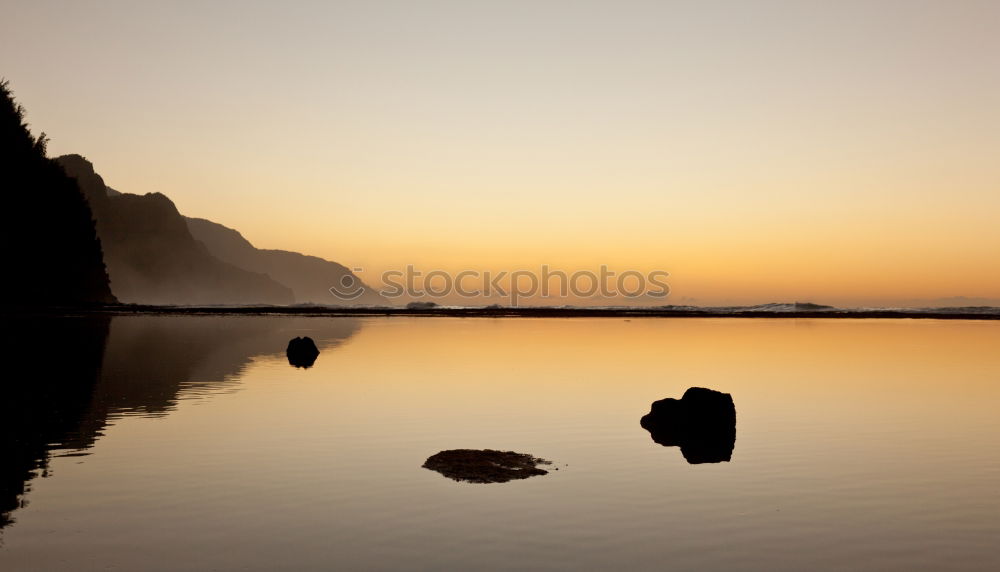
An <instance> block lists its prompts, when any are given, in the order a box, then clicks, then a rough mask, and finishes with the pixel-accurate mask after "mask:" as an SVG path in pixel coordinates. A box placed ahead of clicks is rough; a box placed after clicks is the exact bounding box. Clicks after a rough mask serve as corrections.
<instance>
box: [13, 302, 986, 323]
mask: <svg viewBox="0 0 1000 572" xmlns="http://www.w3.org/2000/svg"><path fill="white" fill-rule="evenodd" d="M0 315H2V316H30V315H45V316H59V315H62V316H70V315H94V316H123V315H151V316H309V317H338V316H345V317H347V316H349V317H365V316H407V317H412V316H419V317H451V318H779V319H788V318H808V319H915V320H1000V308H989V309H984V311H982V312H958V311H948V310H947V309H939V308H935V309H929V310H921V309H914V310H899V309H892V310H878V309H865V310H840V309H831V310H789V311H767V310H755V309H746V310H740V309H733V310H730V309H718V310H715V309H711V308H706V309H671V308H530V307H529V308H513V307H510V308H507V307H505V308H448V307H438V308H419V309H415V308H388V307H370V308H369V307H358V308H352V307H338V306H330V307H306V306H303V307H298V306H289V307H283V306H226V307H218V306H153V305H129V304H122V305H114V306H98V307H38V308H29V307H22V308H3V309H0Z"/></svg>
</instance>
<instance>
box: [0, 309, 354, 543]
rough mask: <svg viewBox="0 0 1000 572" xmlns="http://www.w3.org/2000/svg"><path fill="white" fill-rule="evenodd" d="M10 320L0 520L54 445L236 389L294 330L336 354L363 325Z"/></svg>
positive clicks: (196, 319)
mask: <svg viewBox="0 0 1000 572" xmlns="http://www.w3.org/2000/svg"><path fill="white" fill-rule="evenodd" d="M3 321H4V327H3V334H2V339H3V343H4V345H3V347H4V349H5V350H6V351H7V355H8V356H12V357H10V358H8V359H9V360H14V359H16V360H17V361H16V363H15V362H13V361H10V362H8V364H7V368H8V371H7V373H6V374H5V375H4V376H3V377H4V381H3V382H2V385H0V391H2V392H3V393H2V395H0V529H2V528H3V527H4V526H7V525H8V524H10V523H11V522H13V521H12V519H11V512H12V511H14V510H15V509H17V508H18V507H20V506H23V504H26V501H25V499H24V495H25V493H26V492H27V490H28V488H29V483H30V481H31V479H32V478H34V477H36V476H45V475H46V474H47V471H48V465H49V459H50V456H51V453H52V452H53V451H55V450H84V449H88V448H90V447H91V446H93V444H94V442H95V441H96V440H97V439H98V438H99V437H100V436H101V435H102V431H103V430H104V428H105V426H107V424H108V422H109V420H113V419H115V418H117V417H120V416H122V415H130V414H131V415H166V414H168V413H169V412H170V411H171V410H172V409H173V408H174V407H175V406H176V404H177V402H178V401H179V400H181V399H193V398H205V397H207V396H209V395H211V394H215V393H218V392H221V391H228V390H232V389H236V388H237V387H238V383H239V382H238V377H239V375H240V374H242V372H243V371H244V369H245V368H246V367H247V366H248V365H249V364H250V363H251V362H252V361H253V360H254V358H258V357H263V356H274V357H278V356H280V357H281V358H282V359H284V351H285V345H286V344H287V342H288V339H289V338H290V337H295V336H298V335H308V336H310V337H312V338H313V339H314V340H316V344H317V345H318V346H319V347H320V348H321V349H322V350H324V351H327V353H328V351H329V350H333V349H335V348H336V347H337V346H339V345H340V344H342V343H344V342H345V341H346V340H347V339H348V338H350V337H351V336H352V335H354V334H355V333H356V332H357V331H358V330H359V329H360V327H361V323H360V322H359V321H358V320H356V319H353V318H332V319H329V318H308V317H298V318H295V317H289V318H284V317H267V318H262V317H250V316H231V317H230V316H227V317H209V316H204V317H203V316H171V317H166V316H117V317H114V318H106V317H100V318H95V317H88V318H42V317H35V316H33V317H10V316H5V317H4V320H3ZM15 372H19V373H15Z"/></svg>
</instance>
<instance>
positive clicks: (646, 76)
mask: <svg viewBox="0 0 1000 572" xmlns="http://www.w3.org/2000/svg"><path fill="white" fill-rule="evenodd" d="M4 7H5V8H6V9H5V13H6V14H8V16H9V17H8V18H5V19H4V20H3V21H2V22H0V47H2V49H0V75H2V76H3V77H5V78H7V79H8V80H9V81H10V82H11V88H12V90H13V91H14V93H15V95H16V96H17V99H18V101H19V102H20V103H21V104H23V105H24V106H25V107H26V108H27V110H28V116H27V120H28V122H29V123H30V124H31V129H32V131H34V132H35V133H39V132H42V131H44V132H45V133H47V134H48V136H49V137H50V138H51V142H50V144H49V154H50V156H57V155H62V154H69V153H78V154H80V155H83V156H85V157H87V158H88V159H89V160H90V161H92V162H93V163H94V165H95V166H96V168H97V170H98V172H99V173H100V174H101V175H103V176H104V178H105V181H106V182H107V184H108V185H109V186H110V187H113V188H115V189H118V190H120V191H123V192H129V193H137V194H144V193H148V192H161V193H164V194H165V195H167V196H168V197H170V198H171V199H172V200H173V201H174V202H175V203H176V205H177V207H178V209H179V210H180V211H181V213H182V214H184V215H187V216H191V217H200V218H206V219H209V220H212V221H215V222H218V223H221V224H224V225H226V226H228V227H231V228H234V229H237V230H239V231H240V232H241V233H242V234H243V235H244V236H245V237H246V238H247V239H248V240H250V241H251V242H252V243H253V244H254V245H255V246H257V247H258V248H270V249H286V250H292V251H297V252H302V253H306V254H311V255H316V256H321V257H323V258H327V259H329V260H334V261H337V262H340V263H342V264H344V265H345V266H347V267H349V268H363V269H364V270H363V272H359V276H361V278H362V279H365V280H370V281H372V282H377V280H375V278H377V276H378V275H379V274H380V273H381V272H383V271H385V270H396V269H402V268H404V267H406V266H407V265H414V266H416V267H417V268H420V269H423V270H424V271H431V270H443V271H447V272H450V273H452V274H455V273H458V272H460V271H462V270H466V269H471V270H477V271H484V270H492V271H514V270H518V269H521V268H529V269H534V268H537V267H539V266H540V265H543V264H547V265H550V266H552V267H553V268H558V269H560V270H563V271H566V272H573V271H576V270H595V269H596V268H598V267H600V266H601V265H609V266H612V267H614V268H615V269H617V270H619V271H626V270H636V271H638V272H642V273H648V272H652V271H656V270H662V271H666V272H669V274H670V277H669V280H668V282H669V284H670V289H671V296H670V297H669V298H667V299H666V300H665V301H664V302H663V303H665V304H697V305H729V304H754V303H765V302H792V301H809V302H816V303H821V304H830V305H837V306H873V305H879V306H905V305H921V304H922V303H923V302H926V303H928V304H933V303H934V301H941V300H950V299H955V300H959V301H961V300H962V299H963V298H965V299H971V300H976V302H975V303H974V304H970V305H978V304H979V303H985V304H1000V290H998V286H997V285H998V284H1000V264H998V262H997V260H1000V257H998V256H997V254H998V252H997V247H998V245H1000V226H998V225H996V222H995V219H996V215H995V213H996V212H1000V211H998V209H1000V193H998V192H997V191H998V189H1000V163H998V162H997V161H996V157H997V154H998V151H1000V108H998V107H997V106H996V102H997V101H1000V67H998V66H997V65H996V57H995V55H996V54H997V53H1000V33H997V32H998V23H1000V4H997V3H995V2H960V3H944V2H879V3H877V4H868V3H860V2H857V3H855V2H849V3H835V4H834V3H817V2H808V3H802V2H758V3H752V4H751V3H738V2H712V3H698V4H683V3H671V2H624V3H621V2H618V3H614V4H612V3H601V2H543V3H527V2H524V3H521V2H513V3H503V4H492V3H477V2H421V3H406V2H376V3H360V2H359V3H346V2H339V3H292V4H290V5H281V6H278V5H271V4H269V3H263V2H240V3H222V2H219V3H212V4H211V5H207V6H202V5H198V4H195V3H170V4H164V5H150V4H133V3H127V2H101V3H95V4H84V3H78V2H32V3H17V2H4Z"/></svg>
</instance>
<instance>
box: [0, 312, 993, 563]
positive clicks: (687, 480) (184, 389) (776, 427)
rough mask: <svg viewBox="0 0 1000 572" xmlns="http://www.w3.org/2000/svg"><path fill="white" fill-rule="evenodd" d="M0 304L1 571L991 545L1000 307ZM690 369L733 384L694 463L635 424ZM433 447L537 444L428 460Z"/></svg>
mask: <svg viewBox="0 0 1000 572" xmlns="http://www.w3.org/2000/svg"><path fill="white" fill-rule="evenodd" d="M4 329H5V330H6V331H7V334H5V335H6V336H7V337H6V338H5V343H6V344H7V345H6V347H7V348H8V351H9V353H7V354H6V356H5V359H6V360H7V368H8V370H9V372H15V371H24V373H19V374H17V375H13V374H12V373H11V374H9V375H8V374H5V375H4V376H3V382H2V383H3V384H4V385H3V390H4V395H3V405H0V408H2V413H3V421H2V423H3V425H2V428H3V437H2V439H3V441H2V444H3V449H2V451H0V452H2V454H3V457H2V458H0V473H2V474H0V487H2V489H0V493H2V497H0V512H2V513H3V516H2V517H0V525H2V528H0V569H2V570H107V569H110V570H172V571H173V570H210V569H216V570H281V569H285V570H330V569H344V570H472V569H476V570H517V569H521V570H524V569H530V570H598V569H609V570H611V569H615V570H619V569H621V570H633V569H635V570H662V569H676V570H804V569H850V570H887V569H895V570H917V569H923V570H942V569H954V570H997V569H1000V415H998V408H1000V351H998V347H1000V323H989V322H972V321H968V322H962V321H929V320H928V321H924V320H914V321H906V320H901V321H855V320H828V321H823V320H767V319H762V320H748V319H737V320H733V319H728V320H727V319H633V320H631V321H629V320H623V319H610V318H609V319H563V320H542V319H498V320H491V319H457V318H456V319H448V318H365V319H353V318H272V317H267V318H264V317H239V318H237V317H116V318H113V319H110V320H104V321H94V320H84V319H79V318H78V319H65V320H52V321H45V322H40V321H35V322H33V323H5V324H4ZM12 332H13V333H12ZM299 335H309V336H312V337H313V338H314V339H316V341H317V344H318V345H319V347H320V349H321V350H322V353H321V355H320V356H319V359H318V360H317V361H316V364H315V365H314V367H312V368H310V369H305V370H303V369H295V368H292V367H290V366H289V364H288V362H287V360H286V359H285V357H284V355H283V352H284V347H285V344H286V343H287V341H288V339H289V338H291V337H295V336H299ZM32 340H37V341H40V342H41V343H40V344H35V343H32ZM43 344H44V346H43ZM11 350H13V351H11ZM691 386H703V387H709V388H714V389H718V390H721V391H725V392H728V393H731V394H732V396H733V399H734V401H735V404H736V411H737V434H736V444H735V450H734V451H733V455H732V460H731V461H730V462H723V463H712V464H697V465H691V464H688V463H687V462H686V461H685V459H684V457H683V456H682V455H681V453H680V451H679V449H678V448H676V447H663V446H660V445H658V444H656V443H654V442H653V441H652V439H651V438H650V435H649V433H647V432H646V431H645V430H643V429H642V428H641V427H640V426H639V418H640V417H641V416H642V415H643V414H645V413H647V412H648V411H649V407H650V403H651V402H653V401H654V400H657V399H661V398H664V397H680V395H681V394H682V393H683V392H684V390H685V389H687V388H688V387H691ZM452 448H495V449H504V450H514V451H519V452H524V453H531V454H534V455H537V456H540V457H544V458H546V459H550V460H552V461H553V463H554V464H553V465H552V467H551V468H558V469H559V470H552V471H551V472H550V473H549V474H548V475H544V476H540V477H534V478H530V479H527V480H522V481H513V482H509V483H503V484H469V483H459V482H454V481H451V480H448V479H446V478H444V477H443V476H441V475H440V474H438V473H435V472H432V471H429V470H427V469H423V468H421V464H422V463H423V462H424V460H425V459H426V458H427V457H429V456H430V455H432V454H434V453H436V452H438V451H441V450H443V449H452Z"/></svg>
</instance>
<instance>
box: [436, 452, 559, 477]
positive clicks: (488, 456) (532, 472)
mask: <svg viewBox="0 0 1000 572" xmlns="http://www.w3.org/2000/svg"><path fill="white" fill-rule="evenodd" d="M551 464H552V463H551V461H546V460H545V459H539V458H537V457H533V456H531V455H527V454H525V453H515V452H513V451H495V450H493V449H482V450H479V449H452V450H449V451H441V452H440V453H437V454H435V455H431V457H430V458H428V459H427V461H426V462H425V463H424V464H423V467H424V468H425V469H430V470H432V471H437V472H439V473H441V474H442V475H444V476H446V477H448V478H449V479H453V480H456V481H465V482H469V483H506V482H507V481H513V480H516V479H527V478H528V477H534V476H537V475H547V474H548V473H549V472H548V471H546V470H545V469H539V468H538V465H551Z"/></svg>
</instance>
